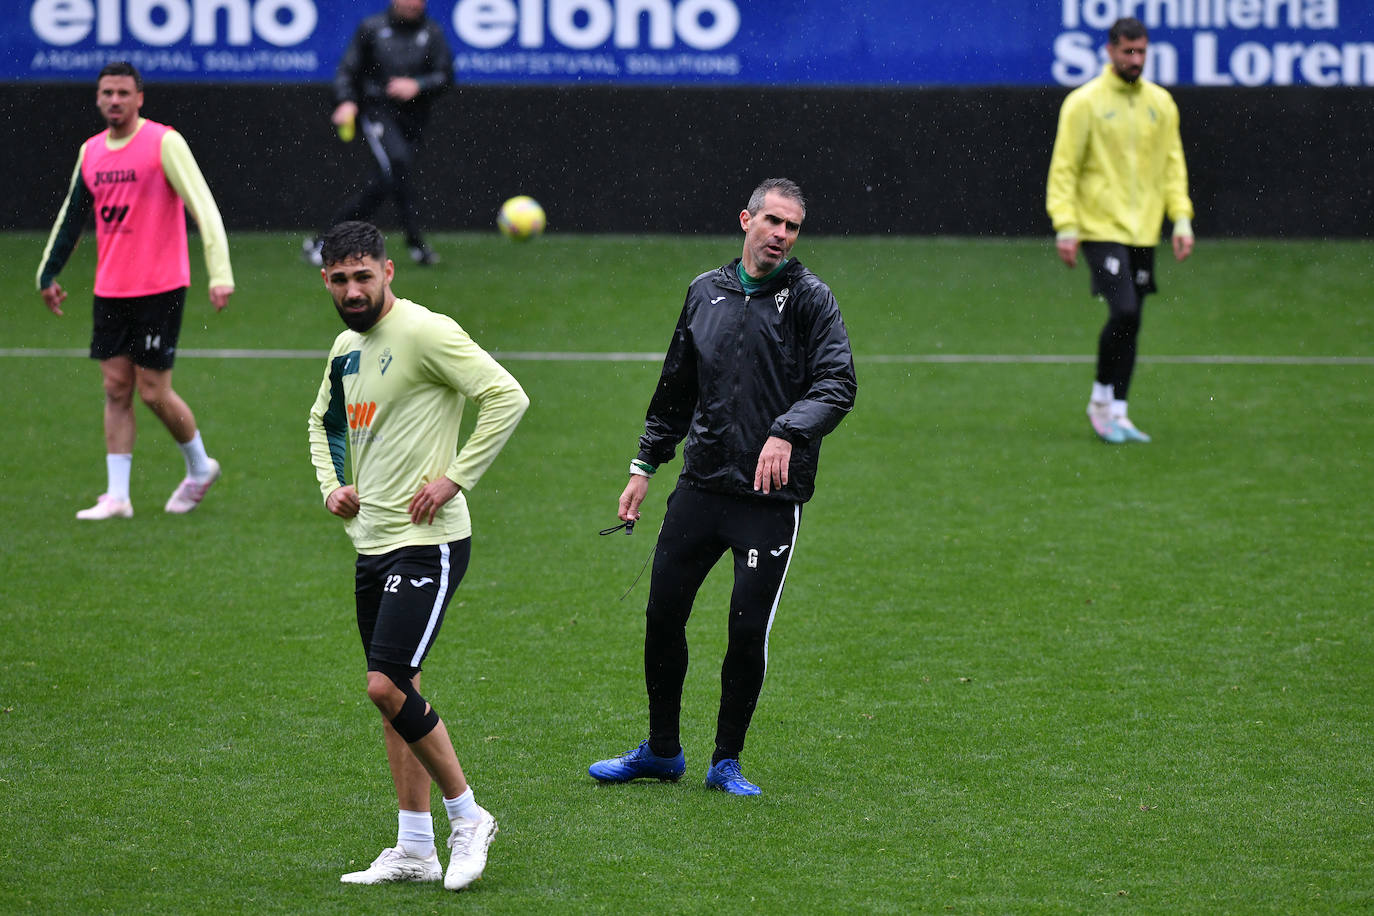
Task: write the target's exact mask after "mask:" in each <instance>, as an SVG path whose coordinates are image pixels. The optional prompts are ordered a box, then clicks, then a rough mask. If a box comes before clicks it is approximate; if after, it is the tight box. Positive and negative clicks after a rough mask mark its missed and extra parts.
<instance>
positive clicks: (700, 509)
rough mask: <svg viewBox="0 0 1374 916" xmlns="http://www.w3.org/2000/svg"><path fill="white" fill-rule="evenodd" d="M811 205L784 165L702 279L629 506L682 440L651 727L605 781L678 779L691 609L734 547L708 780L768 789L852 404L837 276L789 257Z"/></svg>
mask: <svg viewBox="0 0 1374 916" xmlns="http://www.w3.org/2000/svg"><path fill="white" fill-rule="evenodd" d="M805 215H806V203H805V200H804V199H803V197H802V193H801V189H800V188H799V187H797V185H796V184H795V183H793V182H791V181H789V180H787V179H785V178H770V179H768V180H767V181H764V182H763V183H762V184H760V185H759V186H758V187H757V188H756V189H755V190H754V193H753V195H752V196H751V197H750V199H749V206H748V207H747V208H746V209H745V210H744V211H743V212H741V213H740V215H739V221H740V227H741V228H742V229H743V230H744V251H743V254H742V256H741V257H739V258H736V259H735V260H734V261H732V262H730V263H729V264H726V265H725V266H724V267H720V268H717V269H715V270H711V271H707V272H706V273H704V274H702V275H701V276H699V277H697V278H696V279H695V280H694V281H692V284H691V286H690V287H689V288H688V291H687V300H686V303H685V304H684V305H683V308H682V315H681V317H680V318H679V319H678V323H677V328H676V330H675V331H674V332H673V338H672V342H671V344H670V345H669V347H668V353H667V355H666V357H665V358H664V361H663V372H662V375H661V376H660V378H659V382H658V387H657V389H656V390H655V391H654V395H653V398H652V399H651V400H650V402H649V410H648V415H647V417H646V420H645V424H644V435H643V436H641V437H640V440H639V453H638V455H637V456H636V457H635V459H634V460H633V461H632V462H631V463H630V471H629V473H630V479H629V482H628V483H627V484H626V486H625V490H624V492H623V493H621V495H620V505H619V517H620V518H621V520H622V521H624V522H626V523H627V524H629V523H633V522H634V521H636V520H637V519H638V518H639V515H640V513H639V507H640V505H641V504H642V503H643V502H644V497H645V495H646V494H647V492H648V487H649V479H650V478H651V477H652V476H653V475H654V472H655V471H656V470H657V468H658V467H659V466H661V465H663V464H664V463H666V462H668V461H671V460H672V458H673V455H674V452H675V450H676V448H677V444H678V443H679V442H681V441H682V440H683V439H684V438H685V439H686V442H685V444H684V445H683V450H682V455H683V467H682V473H681V475H680V476H679V477H678V484H677V488H676V489H675V490H674V491H673V493H672V495H671V496H669V498H668V504H667V512H666V515H665V517H664V520H663V527H662V529H661V531H660V532H659V537H658V544H657V546H656V547H655V549H654V558H653V573H652V576H651V579H650V584H649V601H648V608H647V611H646V615H645V616H646V627H645V636H644V679H645V685H646V687H647V689H648V695H649V737H648V739H647V740H646V741H643V742H642V743H641V744H640V745H639V746H638V747H637V748H635V749H633V750H631V751H629V752H627V753H625V754H622V755H621V756H619V757H612V758H610V759H608V760H601V761H598V762H596V763H594V764H592V765H591V767H590V768H589V770H588V772H589V773H590V774H591V776H592V777H593V778H595V779H597V780H599V781H601V782H627V781H629V780H632V779H639V778H651V779H660V780H665V781H676V780H677V779H678V778H679V777H681V776H682V774H683V773H684V772H685V771H686V758H685V756H684V754H683V750H682V746H681V743H680V741H679V735H678V725H679V714H680V711H681V704H682V685H683V681H684V679H685V678H686V674H687V637H686V626H687V618H688V617H689V616H690V614H691V612H692V604H693V601H694V600H695V598H696V594H697V590H698V589H699V588H700V587H701V584H702V582H703V581H705V579H706V575H707V573H709V572H710V570H711V568H712V567H713V566H714V565H715V564H716V562H717V561H718V560H719V559H720V558H721V556H722V555H723V554H724V553H725V551H726V550H729V551H731V552H732V554H733V558H734V571H735V585H734V590H733V593H732V595H731V599H730V617H729V631H728V632H729V645H728V647H727V649H726V654H725V660H724V663H723V664H722V666H721V696H720V711H719V714H718V717H717V720H716V746H715V751H714V753H713V754H712V757H711V766H710V768H709V770H708V771H707V774H706V785H707V787H708V788H712V789H719V790H722V791H725V792H728V793H730V794H732V795H757V794H759V792H760V790H759V787H758V786H757V785H755V784H754V783H752V782H750V781H749V780H747V779H745V778H744V776H743V775H742V773H741V772H740V764H739V757H740V753H741V751H742V750H743V748H744V738H745V733H746V732H747V731H748V728H749V722H750V719H751V718H752V717H753V714H754V708H755V706H756V704H757V702H758V698H759V693H760V691H761V689H762V687H763V679H764V673H765V670H766V668H767V662H768V634H769V631H770V629H771V628H772V624H773V618H774V615H775V614H776V612H777V608H778V602H779V599H780V598H781V597H782V588H783V582H784V580H785V579H786V578H787V569H788V566H789V565H790V563H791V560H792V556H793V553H794V552H795V551H796V546H797V530H798V527H799V525H800V523H801V510H802V504H803V503H805V502H806V501H807V500H809V499H810V498H811V495H812V493H813V492H814V490H815V482H816V468H817V463H818V460H819V457H820V446H821V438H822V437H823V436H825V435H826V434H827V433H829V432H830V431H831V430H833V429H835V427H836V426H838V425H839V423H840V421H841V420H842V419H844V417H845V415H846V414H847V413H848V412H849V411H850V409H851V408H852V407H853V406H854V396H855V392H856V391H857V389H858V383H857V381H856V379H855V376H854V359H853V356H852V355H851V353H850V348H849V335H848V332H847V331H846V330H845V326H844V320H843V318H842V317H841V316H840V310H839V306H838V305H837V304H836V302H835V297H834V295H833V294H832V293H831V292H830V288H829V287H828V286H826V285H825V284H824V283H823V282H821V280H820V278H818V277H817V276H816V275H815V274H813V273H811V271H809V270H807V269H806V268H805V267H803V266H802V264H801V262H800V261H797V260H795V259H789V257H788V255H789V253H790V252H791V250H792V245H793V244H794V243H795V242H796V240H797V235H798V233H799V232H800V231H801V224H802V220H803V218H804V217H805Z"/></svg>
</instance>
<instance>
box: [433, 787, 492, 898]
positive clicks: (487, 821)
mask: <svg viewBox="0 0 1374 916" xmlns="http://www.w3.org/2000/svg"><path fill="white" fill-rule="evenodd" d="M477 810H478V811H480V812H481V815H480V816H479V817H478V818H477V819H476V820H473V821H470V820H467V819H465V818H460V819H459V820H457V821H454V823H453V832H452V833H451V834H449V838H448V846H449V849H452V850H453V857H452V858H451V859H449V860H448V871H447V872H445V873H444V887H445V888H446V889H447V890H451V891H461V890H462V889H463V888H465V887H467V886H468V885H469V884H471V883H472V882H474V881H476V880H477V879H478V878H480V877H482V870H483V869H484V868H486V867H487V849H488V847H490V846H491V841H492V840H493V839H495V838H496V818H494V817H492V816H491V812H489V811H487V809H486V808H483V807H482V806H480V805H479V806H478V807H477Z"/></svg>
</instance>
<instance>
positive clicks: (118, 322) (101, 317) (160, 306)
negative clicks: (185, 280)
mask: <svg viewBox="0 0 1374 916" xmlns="http://www.w3.org/2000/svg"><path fill="white" fill-rule="evenodd" d="M185 306H186V287H184V286H183V287H181V288H179V289H174V290H171V291H169V292H165V293H154V294H153V295H151V296H129V297H123V296H119V297H116V296H96V297H95V305H94V307H93V309H92V311H93V313H94V319H95V320H94V322H93V324H92V330H91V359H110V358H112V357H115V356H127V357H129V358H130V359H132V360H133V361H134V365H135V366H142V367H143V368H145V369H170V368H172V363H173V362H174V361H175V359H176V351H177V339H178V338H179V337H180V336H181V313H182V310H183V309H184V308H185Z"/></svg>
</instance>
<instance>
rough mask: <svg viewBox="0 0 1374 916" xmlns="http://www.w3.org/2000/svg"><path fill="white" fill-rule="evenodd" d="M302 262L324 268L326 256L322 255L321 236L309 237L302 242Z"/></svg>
mask: <svg viewBox="0 0 1374 916" xmlns="http://www.w3.org/2000/svg"><path fill="white" fill-rule="evenodd" d="M301 260H302V261H304V262H305V263H307V264H314V265H315V266H316V267H323V266H324V256H323V255H322V254H321V253H320V239H319V236H315V235H307V236H306V237H305V241H303V242H301Z"/></svg>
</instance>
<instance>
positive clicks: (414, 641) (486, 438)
mask: <svg viewBox="0 0 1374 916" xmlns="http://www.w3.org/2000/svg"><path fill="white" fill-rule="evenodd" d="M321 241H322V245H321V255H322V257H323V261H324V266H323V268H322V270H321V273H322V275H323V277H324V282H325V288H326V289H328V290H329V294H330V296H331V297H332V298H333V300H334V306H335V308H336V309H337V310H338V312H339V317H340V318H342V319H343V322H344V324H345V325H347V326H348V330H346V331H344V332H343V333H341V334H340V335H339V336H338V338H337V339H336V340H335V341H334V346H333V348H331V350H330V352H329V362H328V364H327V366H326V369H325V373H324V380H323V382H322V383H321V385H320V390H319V394H318V396H317V397H316V398H315V404H314V406H313V407H312V408H311V410H310V456H311V460H312V461H313V463H314V465H315V472H316V475H317V476H318V478H319V482H320V491H321V493H322V494H323V496H324V503H325V507H326V508H327V509H328V510H329V511H330V512H332V513H333V514H335V515H337V516H339V517H340V518H342V519H345V520H346V525H345V527H346V530H347V531H348V535H349V537H350V538H351V539H352V540H353V545H354V547H355V548H356V549H357V552H358V560H357V569H356V596H357V617H358V631H359V634H360V635H361V637H362V641H363V648H364V650H365V651H366V653H367V695H368V697H369V699H371V700H372V702H373V703H374V704H376V706H377V708H378V710H379V711H380V712H381V714H382V719H383V735H384V738H385V744H386V754H387V763H388V765H389V766H390V769H391V776H392V781H393V782H394V783H395V785H396V796H397V800H398V802H399V805H400V814H399V825H398V830H397V840H396V845H395V846H394V847H389V848H387V849H384V850H383V851H382V853H381V855H379V856H378V857H377V859H376V860H375V861H374V862H373V863H372V864H371V865H370V866H369V867H368V868H366V869H364V870H362V871H357V872H350V873H349V874H346V875H344V876H343V878H342V880H343V882H344V883H346V884H381V883H384V882H388V881H437V880H439V878H440V877H441V876H442V877H443V879H444V886H445V887H446V888H448V889H450V890H461V889H462V888H464V887H466V886H468V885H469V884H471V883H472V882H473V881H475V880H477V879H478V878H479V877H481V875H482V870H483V869H484V868H485V866H486V860H487V847H488V846H489V845H490V844H491V841H492V838H493V837H495V835H496V821H495V819H494V818H493V817H492V816H491V814H490V813H489V812H487V810H486V809H484V808H483V807H481V806H480V805H478V804H477V802H476V801H475V800H474V798H473V793H472V789H471V787H470V786H469V785H468V783H467V779H466V777H465V776H464V774H463V769H462V767H461V766H460V765H459V763H458V756H457V754H456V753H455V751H454V749H453V742H452V741H451V740H450V738H449V734H448V731H447V729H446V728H445V727H444V723H443V721H442V720H441V719H440V718H439V715H438V713H436V712H435V711H434V709H433V708H432V707H431V706H430V705H429V704H428V703H427V702H425V699H424V697H423V696H421V695H420V692H419V687H420V666H421V665H422V664H423V663H424V659H425V656H426V655H427V654H428V652H429V650H430V647H431V646H433V644H434V639H435V637H437V636H438V633H439V627H440V625H441V624H442V623H443V619H444V612H445V610H446V609H447V607H448V604H449V600H450V599H451V598H452V597H453V592H454V590H455V589H456V588H457V587H458V583H459V582H460V581H461V580H462V578H463V574H464V572H466V570H467V565H468V557H469V555H470V551H471V543H472V541H471V534H472V526H471V522H470V521H469V518H468V510H467V501H466V499H465V498H464V495H463V491H465V490H470V489H472V487H473V486H474V485H475V484H476V483H477V481H478V479H479V478H480V477H481V476H482V474H483V472H485V471H486V469H487V468H488V467H489V466H490V465H491V463H492V461H493V460H494V459H495V458H496V456H497V454H498V453H499V452H500V451H501V448H502V446H504V445H505V443H506V441H507V440H508V439H509V438H510V435H511V433H512V432H513V431H514V429H515V426H516V424H517V423H519V421H520V417H521V416H522V415H523V414H524V412H525V408H526V407H528V406H529V398H528V397H526V395H525V392H524V391H523V390H522V389H521V387H520V384H519V383H518V382H516V380H515V379H514V378H512V377H511V374H510V373H509V372H507V371H506V370H505V369H504V368H502V367H501V365H500V364H499V363H497V362H496V360H494V359H492V358H491V356H490V355H489V354H488V353H487V352H486V351H485V350H483V349H482V348H481V347H479V346H477V344H475V343H473V341H472V339H471V338H470V337H468V335H467V334H466V333H465V332H464V331H463V329H462V328H461V327H459V325H458V323H457V322H456V321H454V320H453V319H452V318H449V317H448V316H446V315H440V314H436V313H434V312H431V311H430V310H428V309H426V308H424V307H423V306H420V305H417V304H416V303H414V302H411V301H410V300H408V299H399V298H397V297H396V295H395V294H394V293H393V292H392V290H391V281H392V278H393V276H394V275H395V266H394V265H393V263H392V262H391V261H390V260H389V259H388V258H387V256H386V248H385V244H384V241H383V239H382V234H381V233H380V232H379V231H378V230H377V228H376V227H375V226H373V225H371V224H369V223H361V222H347V223H340V224H339V225H337V226H335V227H334V228H333V229H331V230H330V231H329V232H328V233H326V234H325V235H324V236H323V237H322V240H321ZM468 400H472V401H473V402H474V403H475V404H476V405H477V411H478V413H477V422H476V426H475V427H474V428H473V430H472V433H471V434H470V435H469V436H468V438H467V441H466V442H464V443H463V447H462V449H461V450H460V449H459V448H458V433H459V426H460V424H461V422H462V418H463V407H464V405H465V403H466V402H467V401H468ZM350 453H351V457H352V467H353V481H352V482H351V483H350V482H348V480H347V478H346V477H345V471H346V462H345V459H346V457H348V456H349V455H350ZM431 780H432V781H433V782H435V783H438V785H439V788H440V790H441V791H442V792H443V798H444V807H445V809H446V810H447V812H448V816H449V822H450V824H451V832H450V835H449V840H448V845H449V847H450V848H451V849H452V850H453V854H452V857H451V858H450V859H449V864H448V869H447V871H446V872H444V873H441V871H440V867H439V859H438V855H437V854H436V852H435V848H434V827H433V822H432V820H431V817H430V785H431Z"/></svg>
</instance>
